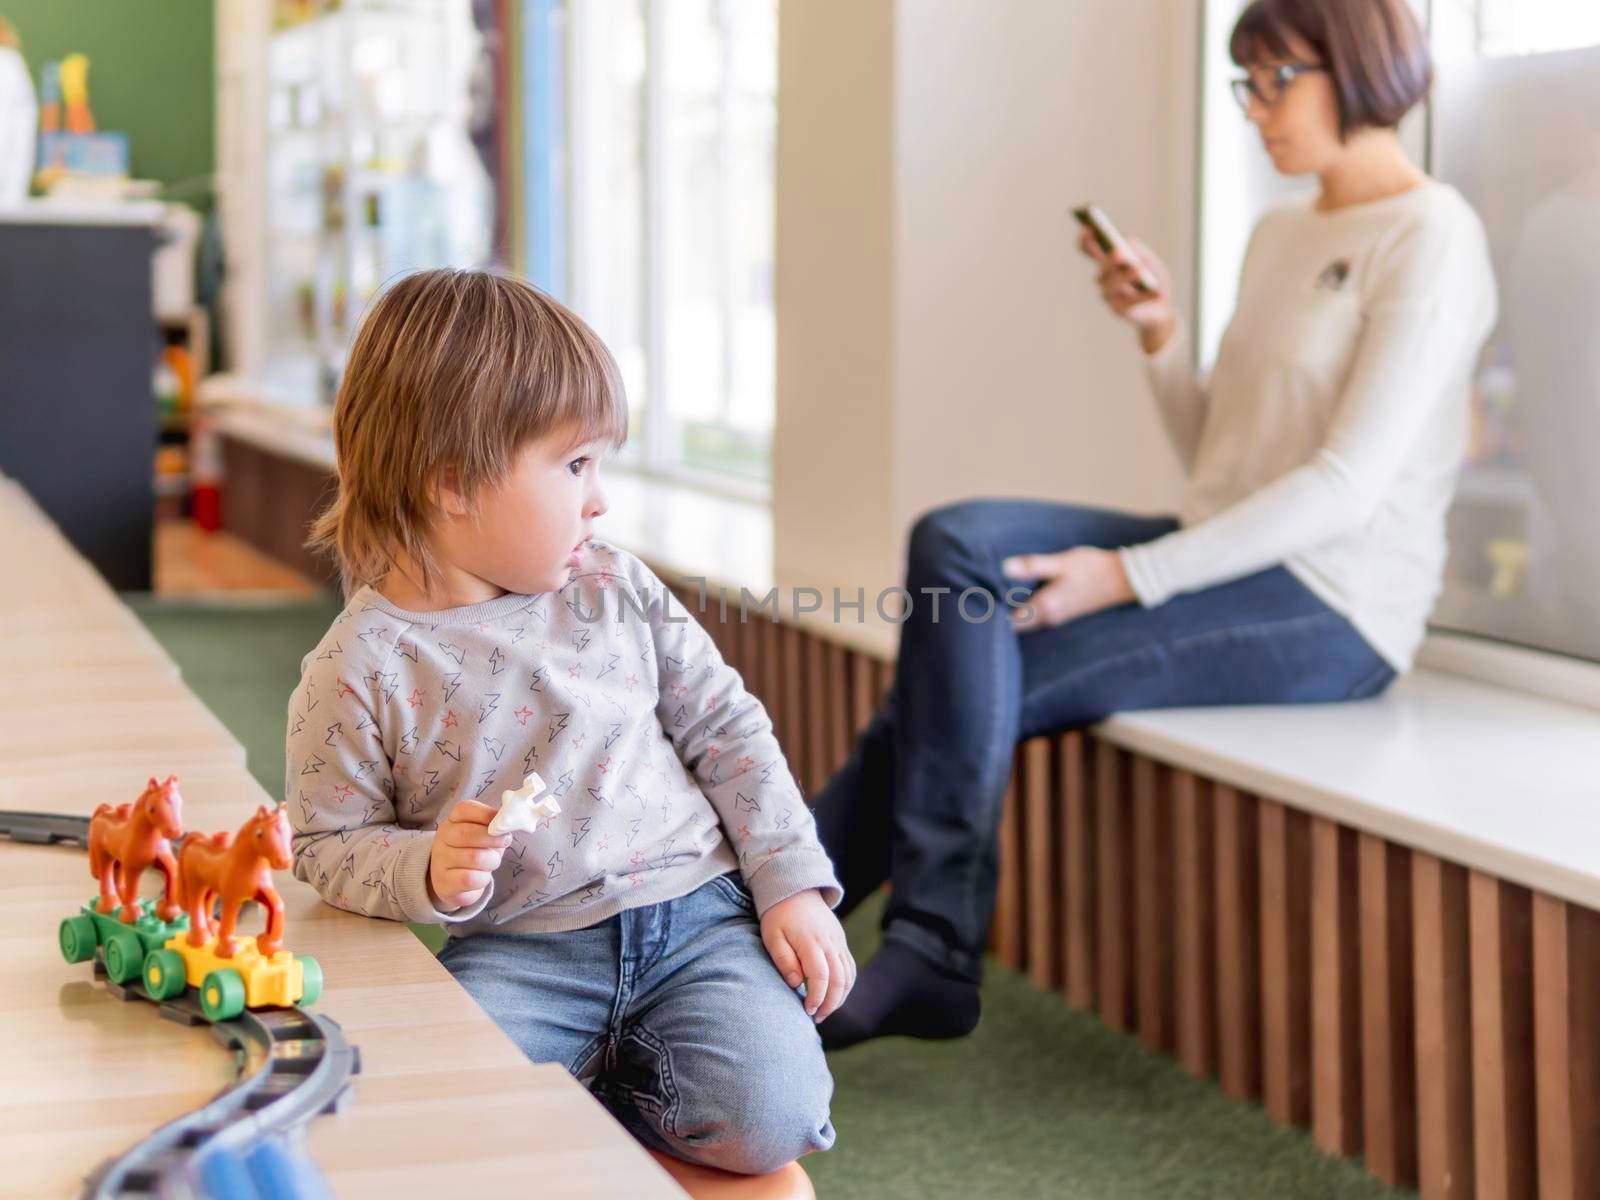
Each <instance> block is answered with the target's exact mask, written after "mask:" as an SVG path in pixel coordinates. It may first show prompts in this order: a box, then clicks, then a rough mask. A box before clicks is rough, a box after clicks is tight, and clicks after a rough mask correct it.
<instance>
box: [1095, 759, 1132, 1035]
mask: <svg viewBox="0 0 1600 1200" xmlns="http://www.w3.org/2000/svg"><path fill="white" fill-rule="evenodd" d="M1125 765H1126V764H1125V763H1124V762H1123V755H1122V752H1121V751H1119V750H1118V749H1117V747H1115V746H1113V745H1112V744H1111V743H1110V742H1107V741H1104V740H1101V739H1096V741H1095V758H1094V793H1095V814H1094V822H1095V885H1096V892H1095V917H1096V926H1097V927H1096V929H1095V952H1096V955H1095V958H1096V961H1095V982H1096V984H1097V989H1096V990H1097V993H1098V994H1097V997H1096V999H1097V1003H1098V1007H1099V1010H1100V1019H1101V1020H1102V1021H1104V1022H1105V1023H1106V1024H1107V1025H1108V1026H1110V1027H1111V1028H1112V1029H1127V1028H1128V1026H1129V1023H1130V1021H1129V1017H1130V1013H1129V998H1130V991H1129V988H1128V947H1129V944H1130V943H1131V942H1132V938H1131V937H1130V936H1129V934H1130V932H1131V929H1130V924H1131V917H1132V914H1131V913H1130V911H1129V904H1128V869H1129V861H1128V860H1129V853H1128V832H1129V823H1128V821H1127V819H1126V814H1125V811H1124V810H1125V808H1126V805H1125V803H1124V800H1125V791H1124V788H1123V768H1124V766H1125Z"/></svg>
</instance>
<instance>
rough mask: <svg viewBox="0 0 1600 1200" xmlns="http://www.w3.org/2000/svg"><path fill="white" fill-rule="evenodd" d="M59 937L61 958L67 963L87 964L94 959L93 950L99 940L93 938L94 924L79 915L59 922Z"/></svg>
mask: <svg viewBox="0 0 1600 1200" xmlns="http://www.w3.org/2000/svg"><path fill="white" fill-rule="evenodd" d="M60 937H61V957H62V958H64V959H66V960H67V961H68V962H69V963H81V962H88V961H89V960H90V959H91V958H93V957H94V948H95V946H97V945H98V944H99V939H98V938H96V937H95V932H94V922H93V921H92V920H90V919H89V918H88V917H85V916H83V915H81V914H80V915H78V916H76V917H68V918H67V919H66V920H65V921H63V922H61V934H60Z"/></svg>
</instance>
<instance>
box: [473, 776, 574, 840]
mask: <svg viewBox="0 0 1600 1200" xmlns="http://www.w3.org/2000/svg"><path fill="white" fill-rule="evenodd" d="M544 791H545V786H544V780H542V779H540V778H539V773H538V772H537V771H535V772H534V773H533V774H532V775H529V776H528V777H527V778H526V779H524V780H523V781H522V786H521V787H519V788H514V789H512V790H510V791H504V792H501V793H500V811H499V812H497V813H495V815H494V818H493V819H492V820H491V821H490V822H489V832H490V833H491V834H495V835H499V834H502V833H516V832H517V831H518V830H524V829H525V830H529V831H531V830H533V829H534V828H535V827H537V826H538V824H539V822H540V821H541V820H543V819H544V818H545V817H553V816H556V815H557V814H559V813H560V812H561V805H559V804H557V803H556V798H555V797H554V796H547V797H545V799H543V800H536V799H535V797H537V796H539V795H541V794H543V792H544Z"/></svg>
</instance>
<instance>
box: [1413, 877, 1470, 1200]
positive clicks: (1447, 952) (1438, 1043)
mask: <svg viewBox="0 0 1600 1200" xmlns="http://www.w3.org/2000/svg"><path fill="white" fill-rule="evenodd" d="M1411 914H1412V942H1413V945H1414V947H1415V956H1416V958H1415V968H1416V981H1415V987H1416V1011H1417V1012H1418V1013H1419V1014H1425V1017H1424V1018H1423V1019H1420V1020H1418V1022H1417V1189H1418V1191H1419V1192H1421V1194H1422V1197H1423V1200H1435V1198H1442V1197H1460V1196H1471V1195H1472V1194H1473V1153H1472V1075H1471V1070H1472V1047H1471V1044H1470V1039H1471V1036H1472V1029H1471V996H1470V992H1469V988H1470V986H1471V985H1470V981H1469V979H1470V976H1469V963H1468V947H1467V880H1466V872H1465V871H1463V870H1462V869H1461V868H1460V867H1459V866H1457V865H1456V864H1454V863H1448V862H1443V861H1441V860H1440V859H1438V858H1435V857H1434V856H1433V855H1431V854H1424V853H1423V852H1422V851H1420V850H1417V851H1413V852H1412V855H1411Z"/></svg>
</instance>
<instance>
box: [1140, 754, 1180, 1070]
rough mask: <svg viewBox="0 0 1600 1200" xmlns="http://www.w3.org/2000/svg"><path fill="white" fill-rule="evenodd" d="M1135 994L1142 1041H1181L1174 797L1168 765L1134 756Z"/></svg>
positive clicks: (1157, 1046) (1159, 1046)
mask: <svg viewBox="0 0 1600 1200" xmlns="http://www.w3.org/2000/svg"><path fill="white" fill-rule="evenodd" d="M1132 773H1133V788H1132V791H1133V795H1132V799H1133V889H1134V890H1133V895H1134V928H1135V938H1134V955H1135V997H1136V1004H1137V1010H1138V1030H1139V1040H1140V1041H1142V1042H1143V1043H1144V1044H1145V1045H1146V1046H1148V1047H1150V1049H1152V1050H1156V1051H1167V1050H1171V1049H1172V1047H1173V1045H1174V1044H1175V1036H1174V1025H1175V1019H1174V1017H1173V1012H1172V949H1173V946H1172V933H1171V930H1172V853H1171V798H1170V796H1169V795H1168V794H1167V791H1166V784H1167V769H1166V767H1165V766H1163V765H1162V764H1160V763H1158V762H1156V761H1155V760H1154V759H1152V758H1146V757H1144V756H1143V755H1139V756H1137V757H1135V758H1134V760H1133V772H1132Z"/></svg>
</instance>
